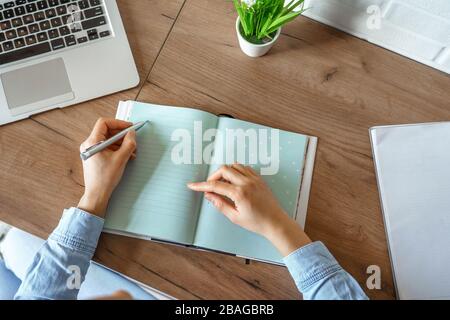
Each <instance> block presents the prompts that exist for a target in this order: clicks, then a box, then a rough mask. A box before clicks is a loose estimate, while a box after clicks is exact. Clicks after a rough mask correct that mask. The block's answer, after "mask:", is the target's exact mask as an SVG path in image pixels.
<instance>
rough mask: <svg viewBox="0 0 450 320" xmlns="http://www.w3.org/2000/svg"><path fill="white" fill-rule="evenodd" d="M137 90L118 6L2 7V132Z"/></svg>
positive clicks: (66, 1)
mask: <svg viewBox="0 0 450 320" xmlns="http://www.w3.org/2000/svg"><path fill="white" fill-rule="evenodd" d="M138 83H139V75H138V72H137V69H136V65H135V63H134V60H133V56H132V53H131V50H130V46H129V44H128V40H127V36H126V34H125V30H124V28H123V24H122V20H121V17H120V14H119V10H118V8H117V3H116V0H14V1H3V0H0V84H1V86H0V126H1V125H4V124H6V123H10V122H13V121H17V120H21V119H24V118H27V117H29V116H31V115H33V114H36V113H40V112H44V111H47V110H51V109H55V108H63V107H67V106H69V105H73V104H76V103H80V102H83V101H86V100H91V99H94V98H97V97H100V96H104V95H107V94H111V93H114V92H117V91H121V90H125V89H128V88H131V87H134V86H137V85H138Z"/></svg>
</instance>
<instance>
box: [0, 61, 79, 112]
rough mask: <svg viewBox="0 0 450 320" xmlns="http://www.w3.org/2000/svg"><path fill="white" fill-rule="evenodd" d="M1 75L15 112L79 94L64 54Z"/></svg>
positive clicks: (30, 109)
mask: <svg viewBox="0 0 450 320" xmlns="http://www.w3.org/2000/svg"><path fill="white" fill-rule="evenodd" d="M0 77H1V81H2V84H3V89H4V91H5V95H6V100H7V101H8V108H9V110H10V112H11V114H12V115H13V116H16V115H20V114H23V113H27V112H33V111H36V110H40V109H43V108H45V107H50V106H52V105H56V104H59V103H62V102H65V101H69V100H72V99H74V98H75V95H74V94H73V91H72V87H71V85H70V81H69V77H68V75H67V71H66V66H65V65H64V61H63V59H62V58H57V59H53V60H50V61H46V62H42V63H38V64H35V65H32V66H29V67H25V68H21V69H17V70H14V71H10V72H6V73H4V74H2V75H1V76H0Z"/></svg>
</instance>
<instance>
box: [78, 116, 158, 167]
mask: <svg viewBox="0 0 450 320" xmlns="http://www.w3.org/2000/svg"><path fill="white" fill-rule="evenodd" d="M148 123H150V121H148V120H147V121H141V122H138V123H136V124H134V125H132V126H131V127H129V128H126V129H125V130H123V131H121V132H119V133H118V134H116V135H114V136H112V137H111V138H109V139H108V140H105V141H100V142H98V143H96V144H94V145H93V146H91V147H89V148H87V149H86V150H85V151H84V152H82V153H80V157H81V159H83V161H86V160H87V159H89V158H90V157H92V156H93V155H95V154H97V153H99V152H101V151H103V150H105V149H106V148H108V147H109V146H111V145H113V144H114V143H116V142H117V141H119V140H120V139H123V138H124V137H125V136H126V135H127V133H128V132H129V131H131V130H135V131H138V130H139V129H141V128H143V127H144V126H145V125H146V124H148Z"/></svg>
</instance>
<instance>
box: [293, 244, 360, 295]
mask: <svg viewBox="0 0 450 320" xmlns="http://www.w3.org/2000/svg"><path fill="white" fill-rule="evenodd" d="M284 263H285V264H286V266H287V267H288V270H289V272H290V273H291V275H292V277H293V278H294V281H295V284H296V285H297V288H298V290H300V292H301V293H302V294H303V299H305V300H366V299H368V298H367V296H366V295H365V293H364V291H363V290H362V289H361V287H360V286H359V284H358V282H356V280H355V279H353V277H352V276H351V275H350V274H348V273H347V272H346V271H345V270H344V269H342V267H341V266H340V265H339V264H338V262H337V261H336V259H335V258H334V257H333V256H332V255H331V253H330V252H329V251H328V249H327V248H326V247H325V245H324V244H323V243H322V242H313V243H311V244H309V245H306V246H304V247H302V248H300V249H298V250H296V251H294V252H292V253H291V254H290V255H288V256H287V257H285V258H284Z"/></svg>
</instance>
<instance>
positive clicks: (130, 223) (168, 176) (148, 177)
mask: <svg viewBox="0 0 450 320" xmlns="http://www.w3.org/2000/svg"><path fill="white" fill-rule="evenodd" d="M145 120H150V121H151V123H150V124H149V125H147V126H146V127H144V128H143V129H141V130H140V131H139V132H138V133H137V142H138V156H137V159H136V160H134V161H130V163H129V164H128V166H127V168H126V170H125V173H124V177H123V178H122V181H121V182H120V184H119V186H118V188H117V189H116V190H115V192H114V194H113V197H112V199H111V202H110V205H109V207H108V213H107V218H106V223H105V229H109V230H112V231H121V232H127V233H134V234H137V235H144V236H148V237H152V238H156V239H161V240H167V241H173V242H179V243H185V244H192V242H193V238H194V233H195V228H196V224H197V218H198V211H199V210H198V209H199V206H200V202H201V196H200V195H198V194H196V193H194V192H192V191H190V190H189V189H188V188H187V187H186V184H187V183H188V182H191V181H202V180H204V179H205V178H206V176H207V170H208V166H207V165H202V164H198V165H194V164H192V165H185V164H175V163H174V162H173V159H172V149H173V147H174V146H175V145H177V144H178V143H179V142H178V141H171V137H172V134H173V132H174V131H175V130H179V129H185V130H186V132H189V134H190V135H191V136H192V137H193V128H194V121H201V122H202V124H203V127H204V128H205V129H206V128H215V127H216V125H217V117H216V116H214V115H212V114H210V113H206V112H202V111H198V110H194V109H187V108H176V107H166V106H157V105H150V104H144V103H138V102H135V103H134V105H133V107H132V111H131V114H130V118H129V121H131V122H138V121H145ZM193 147H194V143H192V156H194V150H193Z"/></svg>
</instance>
